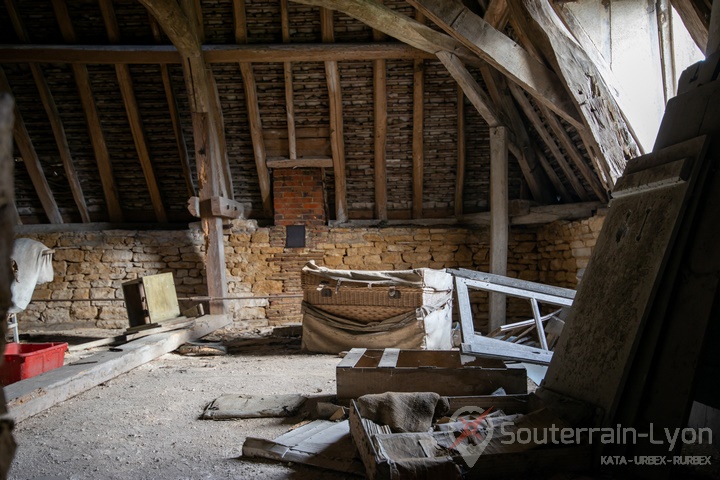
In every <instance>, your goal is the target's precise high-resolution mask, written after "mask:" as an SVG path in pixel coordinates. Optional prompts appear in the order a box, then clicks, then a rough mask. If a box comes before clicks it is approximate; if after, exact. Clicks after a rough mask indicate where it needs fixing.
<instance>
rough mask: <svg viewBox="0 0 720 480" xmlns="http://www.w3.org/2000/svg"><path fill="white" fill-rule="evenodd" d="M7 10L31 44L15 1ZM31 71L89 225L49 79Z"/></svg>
mask: <svg viewBox="0 0 720 480" xmlns="http://www.w3.org/2000/svg"><path fill="white" fill-rule="evenodd" d="M5 8H6V10H7V11H8V15H9V16H10V20H11V23H12V25H13V28H14V29H15V34H16V35H17V36H18V38H19V39H20V41H21V42H23V43H30V37H29V35H28V33H27V30H26V29H25V26H24V25H23V22H22V19H21V18H20V15H19V14H18V12H17V8H16V5H15V2H14V1H13V0H5ZM30 71H31V72H32V76H33V79H34V80H35V86H36V87H37V89H38V93H39V94H40V101H41V102H42V104H43V107H44V109H45V113H47V116H48V120H49V121H50V128H51V129H52V132H53V136H54V137H55V143H56V144H57V147H58V152H59V153H60V159H61V160H62V163H63V168H64V170H65V176H66V178H67V180H68V184H69V186H70V192H71V193H72V196H73V200H75V205H76V206H77V209H78V212H79V213H80V218H81V219H82V221H83V223H88V222H90V212H89V211H88V208H87V204H86V203H85V196H84V195H83V191H82V185H80V179H79V178H78V175H77V171H76V170H75V164H74V162H73V158H72V153H71V152H70V146H69V145H68V141H67V135H66V134H65V127H64V125H63V122H62V119H61V118H60V112H59V111H58V108H57V105H56V103H55V98H54V97H53V95H52V93H51V92H50V86H49V85H48V83H47V79H46V78H45V75H44V74H43V72H42V69H41V68H40V66H39V65H37V64H35V63H31V64H30Z"/></svg>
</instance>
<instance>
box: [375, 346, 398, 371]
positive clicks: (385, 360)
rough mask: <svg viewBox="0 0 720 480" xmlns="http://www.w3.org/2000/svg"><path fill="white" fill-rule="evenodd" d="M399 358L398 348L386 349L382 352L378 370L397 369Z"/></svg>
mask: <svg viewBox="0 0 720 480" xmlns="http://www.w3.org/2000/svg"><path fill="white" fill-rule="evenodd" d="M399 356H400V349H399V348H386V349H385V350H383V354H382V357H380V362H378V368H395V367H397V362H398V357H399Z"/></svg>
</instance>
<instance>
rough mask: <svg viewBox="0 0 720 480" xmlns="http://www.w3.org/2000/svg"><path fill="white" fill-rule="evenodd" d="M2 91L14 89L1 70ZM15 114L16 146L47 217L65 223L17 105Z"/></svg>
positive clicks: (0, 85)
mask: <svg viewBox="0 0 720 480" xmlns="http://www.w3.org/2000/svg"><path fill="white" fill-rule="evenodd" d="M0 91H3V92H10V93H12V89H11V88H10V84H9V83H8V80H7V78H6V77H5V72H4V71H3V70H2V68H0ZM14 114H15V124H14V126H13V137H14V138H15V144H16V145H17V147H18V150H19V151H20V155H22V159H23V163H24V164H25V168H26V169H27V172H28V175H30V180H31V181H32V184H33V186H34V187H35V193H37V196H38V198H39V199H40V203H41V204H42V206H43V210H44V212H45V215H46V216H47V218H48V220H49V221H50V223H63V219H62V215H60V210H58V206H57V203H56V202H55V197H54V196H53V193H52V190H50V185H49V184H48V182H47V179H46V178H45V173H44V172H43V169H42V165H41V164H40V159H39V158H38V156H37V152H36V151H35V147H34V146H33V143H32V140H31V139H30V134H29V133H28V131H27V128H26V127H25V122H24V121H23V118H22V115H21V113H20V109H19V108H18V106H17V104H16V105H15V110H14Z"/></svg>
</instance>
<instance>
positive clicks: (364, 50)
mask: <svg viewBox="0 0 720 480" xmlns="http://www.w3.org/2000/svg"><path fill="white" fill-rule="evenodd" d="M241 30H243V29H241ZM243 31H244V30H243ZM202 53H203V56H204V57H205V61H206V62H207V63H211V64H212V63H241V62H248V63H278V62H285V61H288V62H326V61H331V60H335V61H341V60H342V61H349V62H351V61H372V60H414V59H416V58H425V59H432V58H434V54H431V53H428V52H425V51H422V50H418V49H416V48H414V47H412V46H410V45H404V44H402V43H397V42H395V43H388V42H378V43H352V44H348V43H326V44H319V43H303V44H269V45H268V44H252V45H204V46H202ZM0 62H2V63H28V62H35V63H53V62H57V63H71V64H76V63H77V64H93V65H114V64H116V63H126V64H148V63H153V64H160V65H163V64H171V65H172V64H175V65H178V64H181V63H182V55H181V54H180V52H179V51H178V49H177V47H175V46H173V45H0Z"/></svg>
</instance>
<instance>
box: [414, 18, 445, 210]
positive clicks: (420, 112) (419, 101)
mask: <svg viewBox="0 0 720 480" xmlns="http://www.w3.org/2000/svg"><path fill="white" fill-rule="evenodd" d="M415 20H416V21H417V22H419V23H420V24H422V25H424V24H425V17H424V16H423V14H422V13H420V12H417V15H416V16H415ZM439 53H445V52H439ZM424 120H425V62H424V60H422V59H417V60H415V61H414V62H413V137H412V159H413V183H412V185H413V195H412V212H413V218H422V217H423V181H424V180H425V147H424V142H423V138H424V128H423V123H424Z"/></svg>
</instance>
